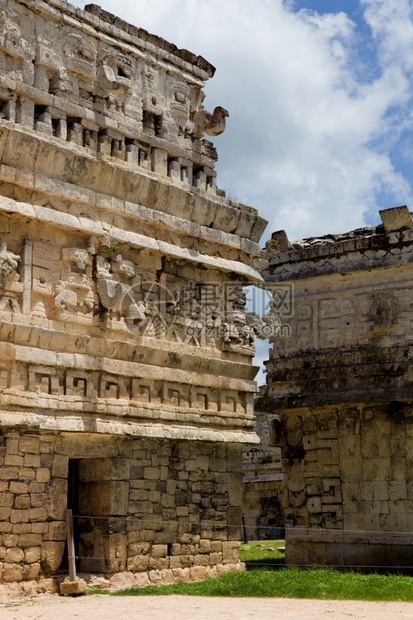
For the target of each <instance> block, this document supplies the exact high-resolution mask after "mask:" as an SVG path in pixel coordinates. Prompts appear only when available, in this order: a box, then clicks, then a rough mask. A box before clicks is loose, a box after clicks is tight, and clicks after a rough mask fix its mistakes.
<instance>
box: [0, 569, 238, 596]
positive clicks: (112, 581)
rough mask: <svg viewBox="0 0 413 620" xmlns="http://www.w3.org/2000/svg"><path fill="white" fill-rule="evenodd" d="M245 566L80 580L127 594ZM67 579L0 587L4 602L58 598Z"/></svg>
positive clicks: (88, 576)
mask: <svg viewBox="0 0 413 620" xmlns="http://www.w3.org/2000/svg"><path fill="white" fill-rule="evenodd" d="M244 570H245V564H244V562H237V563H235V564H218V565H215V566H192V567H190V568H189V567H188V568H171V569H168V568H165V569H162V570H150V571H144V572H139V573H132V572H130V571H124V572H120V573H116V574H115V575H112V576H109V575H93V574H85V573H80V574H79V575H78V577H79V578H80V579H84V580H85V581H86V583H87V585H88V588H96V589H98V590H113V591H116V590H123V589H125V588H132V587H139V588H144V587H145V586H150V585H152V586H153V585H157V586H162V585H169V584H173V583H179V582H181V581H185V582H188V581H203V580H204V579H208V578H212V577H219V576H220V575H223V574H225V573H229V572H243V571H244ZM65 579H66V576H61V577H51V578H43V579H40V580H38V581H22V582H10V583H1V584H0V599H1V598H6V597H12V598H21V597H29V596H38V595H40V594H58V593H59V586H60V584H61V583H62V582H63V581H64V580H65Z"/></svg>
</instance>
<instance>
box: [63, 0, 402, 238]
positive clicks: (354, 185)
mask: <svg viewBox="0 0 413 620" xmlns="http://www.w3.org/2000/svg"><path fill="white" fill-rule="evenodd" d="M360 2H361V6H362V7H363V8H364V9H365V12H366V20H367V22H368V24H369V26H370V28H371V29H372V35H373V36H372V38H370V39H369V40H368V45H369V46H370V48H371V52H372V54H373V56H372V57H371V59H370V62H371V63H373V64H374V62H375V58H376V57H377V59H378V63H379V64H378V66H375V70H374V71H369V72H368V73H366V79H365V80H364V79H360V75H361V76H362V77H363V75H362V74H361V73H360V67H362V66H363V65H362V60H361V59H360V58H359V56H358V51H359V46H360V45H363V46H365V47H367V42H366V41H363V40H362V41H360V37H359V33H358V31H357V27H356V25H355V24H354V23H353V22H351V20H350V19H349V18H348V16H347V15H346V14H345V13H343V12H341V13H338V14H324V15H319V14H317V13H315V12H314V11H304V10H302V11H298V12H297V11H295V12H294V11H293V9H292V8H291V7H292V3H283V2H282V0H243V1H242V2H240V1H239V0H225V2H222V0H196V1H195V0H157V2H153V0H140V2H139V3H136V2H135V0H123V2H122V3H119V2H117V1H116V2H115V1H114V0H101V5H102V7H103V8H105V9H106V10H109V11H111V12H112V13H116V14H119V15H120V16H121V17H123V18H124V19H127V20H128V21H130V22H133V23H135V24H136V25H139V26H141V27H143V28H146V29H147V30H149V31H151V32H154V33H156V34H158V35H160V36H163V37H164V38H166V39H168V40H170V41H171V42H173V43H175V44H176V45H178V46H179V47H186V48H188V49H190V50H191V51H193V52H195V53H197V54H202V55H203V56H205V57H206V58H207V59H208V60H209V61H210V62H212V63H213V64H214V65H215V66H216V67H217V73H216V76H215V77H214V78H213V79H212V80H211V81H210V83H209V84H208V85H207V89H206V92H207V99H206V100H205V105H206V107H207V108H208V109H213V108H214V107H215V106H216V105H222V106H224V107H226V108H228V109H229V111H230V118H229V119H228V128H227V131H226V132H225V133H224V134H223V135H222V136H220V137H219V138H217V139H216V140H215V144H216V146H217V148H218V152H219V155H220V162H219V165H218V172H219V176H218V184H219V186H220V187H222V188H224V189H227V190H229V191H230V192H231V193H232V194H233V195H234V194H235V195H237V197H238V198H239V199H240V200H245V201H247V202H248V203H249V204H253V205H254V206H255V207H256V208H257V209H258V210H259V212H260V214H262V215H263V216H264V217H266V218H267V219H268V220H269V221H270V225H269V227H268V232H267V234H269V233H270V232H271V230H275V229H279V228H285V229H286V230H287V232H288V235H289V237H290V239H295V238H300V237H303V236H309V235H320V234H325V233H327V232H344V231H345V230H349V229H351V228H355V227H357V226H361V225H363V223H364V220H363V218H364V217H365V214H366V213H367V212H370V213H375V212H377V210H378V208H382V207H390V206H395V205H396V204H404V203H407V204H409V203H410V204H411V205H412V201H411V194H412V191H411V188H410V186H409V183H408V182H407V180H406V179H404V178H403V177H402V176H401V174H400V173H397V172H396V170H395V167H394V164H393V161H394V159H393V158H394V153H395V151H396V150H397V144H398V140H399V139H400V137H401V133H402V131H406V130H407V131H408V130H410V129H411V123H412V119H411V115H410V112H409V111H408V107H409V106H408V103H409V101H410V99H411V94H412V93H411V80H410V75H409V71H410V70H411V69H412V66H413V53H412V52H413V50H412V46H413V36H412V35H413V24H412V16H411V8H412V2H411V0H410V1H409V0H360ZM75 4H77V5H78V6H84V4H85V2H75ZM333 4H334V3H332V5H333ZM364 36H366V35H364ZM371 75H374V76H375V77H374V79H371ZM404 148H405V150H407V151H408V147H406V146H405V147H404ZM389 149H392V150H390V151H389ZM383 200H386V201H389V202H388V203H387V202H386V204H383V203H382V202H381V201H383ZM412 206H413V205H412Z"/></svg>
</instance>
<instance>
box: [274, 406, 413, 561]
mask: <svg viewBox="0 0 413 620" xmlns="http://www.w3.org/2000/svg"><path fill="white" fill-rule="evenodd" d="M412 422H413V407H412V405H411V404H410V403H403V402H390V403H388V404H374V405H363V404H358V405H350V406H341V407H325V408H319V409H318V410H317V411H316V412H315V411H314V410H311V409H297V410H295V411H294V412H293V413H291V415H289V416H288V417H287V416H286V417H285V418H284V424H285V433H284V436H283V439H282V442H283V443H282V446H283V453H284V455H286V456H287V459H286V461H285V462H283V468H284V475H285V477H286V486H285V489H284V505H285V519H286V527H287V529H288V562H289V563H290V564H298V565H311V564H321V565H323V564H333V565H337V566H343V565H347V566H358V567H369V568H372V569H375V568H380V567H392V566H393V567H394V566H411V549H412V534H411V532H412V525H413V507H412V501H411V498H412V496H413V482H412V472H411V462H410V459H409V455H410V454H411V453H412V449H413V425H412ZM300 451H301V453H302V455H303V457H302V458H300V457H299V456H298V454H299V452H300Z"/></svg>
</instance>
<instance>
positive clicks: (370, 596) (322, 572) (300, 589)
mask: <svg viewBox="0 0 413 620" xmlns="http://www.w3.org/2000/svg"><path fill="white" fill-rule="evenodd" d="M168 594H181V595H187V596H239V597H241V596H243V597H250V596H255V597H263V598H269V597H279V598H309V599H329V600H364V601H404V602H413V578H411V577H403V576H400V575H376V574H373V575H363V574H360V573H353V572H339V571H336V570H331V569H327V568H323V569H308V570H301V569H299V568H283V569H281V570H264V569H258V570H251V571H247V572H244V573H228V574H226V575H222V576H221V577H217V578H216V579H206V580H205V581H202V582H197V583H177V584H174V585H169V586H148V587H146V588H129V589H127V590H122V591H120V592H115V593H113V596H147V595H168Z"/></svg>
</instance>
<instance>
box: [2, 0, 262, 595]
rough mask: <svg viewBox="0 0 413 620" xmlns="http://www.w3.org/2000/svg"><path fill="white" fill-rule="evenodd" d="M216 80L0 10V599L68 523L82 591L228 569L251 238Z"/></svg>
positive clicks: (232, 558) (8, 8) (245, 403)
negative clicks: (105, 582) (226, 182)
mask: <svg viewBox="0 0 413 620" xmlns="http://www.w3.org/2000/svg"><path fill="white" fill-rule="evenodd" d="M213 73H214V68H213V67H212V66H211V65H210V64H209V63H208V62H207V61H206V60H205V59H203V58H202V57H200V56H196V55H194V54H192V53H191V52H188V51H187V50H179V49H177V48H176V46H174V45H173V44H171V43H168V42H166V41H164V40H162V39H160V38H159V37H156V36H154V35H150V34H149V33H147V32H146V31H144V30H142V29H139V28H136V27H134V26H132V25H130V24H127V23H126V22H124V21H123V20H120V19H118V18H116V16H114V15H111V14H109V13H107V12H105V11H102V10H101V9H100V8H99V7H97V6H96V5H89V6H88V7H86V11H81V10H79V9H76V8H74V7H72V6H71V5H70V4H69V3H67V2H63V1H61V0H47V1H42V2H38V1H32V0H20V1H19V2H15V0H0V430H1V432H2V437H4V438H5V442H6V443H5V446H4V447H3V448H2V450H3V451H4V452H5V454H4V463H3V464H2V465H1V469H0V481H1V484H2V491H1V493H2V494H3V495H2V496H1V500H0V501H1V502H2V503H4V504H5V505H4V506H2V507H1V510H2V511H3V513H2V514H3V516H4V521H3V520H2V521H1V524H0V525H1V527H3V528H4V532H2V535H3V533H4V535H5V536H6V538H5V540H4V541H3V542H4V549H6V550H5V551H4V552H3V551H2V553H3V555H4V560H5V562H4V568H3V574H2V578H3V581H4V582H7V583H9V582H11V580H12V579H14V580H20V579H23V580H31V579H35V578H37V577H40V576H47V575H53V574H54V573H55V571H56V570H57V569H58V567H59V566H60V565H61V559H62V553H63V549H64V542H63V541H64V537H65V533H64V529H63V519H64V510H65V509H66V506H67V502H68V501H71V502H72V505H73V506H75V504H76V503H78V504H79V505H78V509H79V511H80V513H81V514H82V515H83V517H84V519H82V520H78V522H77V523H75V525H76V527H78V529H79V528H80V530H81V531H80V533H79V544H80V545H81V546H82V545H83V550H84V551H83V553H84V557H83V556H82V562H83V568H84V569H85V570H89V571H100V572H104V573H110V574H112V573H116V572H117V571H120V572H124V571H128V570H131V571H145V574H146V573H147V571H149V573H150V574H152V577H150V579H151V580H152V581H155V580H156V579H158V577H159V576H160V577H159V579H160V578H162V579H165V580H171V579H181V578H182V579H185V578H194V575H198V577H200V576H202V575H205V574H207V573H208V571H214V570H215V568H214V567H217V566H218V567H219V566H230V565H231V566H233V567H235V566H239V564H238V563H237V555H236V549H237V538H239V511H240V499H239V498H238V495H239V494H240V493H241V480H240V476H241V463H240V461H239V462H238V461H237V463H238V466H239V472H240V473H239V474H236V473H235V470H233V469H232V467H233V463H234V462H235V461H234V459H232V457H230V454H232V452H231V451H232V450H234V453H236V454H238V453H239V452H240V450H241V448H240V447H239V448H238V447H231V446H235V445H238V446H241V444H242V443H243V442H245V441H249V442H254V441H256V440H257V437H256V435H255V433H254V416H253V395H254V392H255V383H254V381H253V379H254V376H255V374H256V370H257V369H256V368H254V367H253V366H252V364H251V360H252V357H253V355H254V337H253V335H254V328H253V326H252V323H251V321H249V319H248V318H247V316H246V314H245V305H246V299H245V294H244V292H243V290H242V288H243V286H244V285H246V284H248V283H253V282H257V281H261V280H262V278H261V276H260V274H259V272H258V271H257V268H258V267H259V266H260V265H262V258H261V253H260V248H259V245H258V241H259V239H260V236H261V234H262V232H263V230H264V228H265V225H266V222H265V221H264V220H262V219H261V218H260V217H257V214H256V212H255V210H254V209H253V208H252V207H248V206H246V205H242V204H239V203H236V202H234V201H230V200H227V199H226V198H225V197H224V196H221V195H217V192H216V182H215V177H216V173H215V170H214V166H215V162H216V160H217V153H216V150H215V148H214V146H213V144H212V143H211V142H210V141H209V140H207V139H205V135H207V136H215V135H218V134H220V133H222V131H223V130H224V129H225V121H226V118H227V117H228V112H227V111H226V110H225V109H224V108H222V107H220V106H217V107H216V108H215V110H214V112H213V113H209V112H208V111H207V110H205V109H204V106H203V103H202V102H203V100H204V97H205V95H204V93H203V91H202V89H203V87H204V83H205V81H206V80H207V79H209V78H210V77H212V75H213ZM70 434H72V435H70ZM82 434H83V436H84V439H83V440H82V438H81V437H82ZM71 442H72V443H73V445H72V443H71ZM102 442H103V443H104V442H107V445H108V446H109V447H110V446H112V447H110V449H109V453H108V454H106V453H104V454H102ZM185 442H188V443H187V444H185ZM215 444H216V445H215ZM227 444H228V445H227ZM62 446H63V447H62ZM64 446H66V447H64ZM67 446H69V447H67ZM79 446H80V448H79ZM95 446H99V449H98V448H96V454H94V453H93V450H94V449H95V448H94V447H95ZM79 450H80V452H79ZM177 455H178V456H177ZM92 457H94V458H95V457H96V458H99V459H103V460H102V461H94V460H93V458H92ZM2 458H3V455H2ZM234 458H235V457H234ZM68 459H69V466H68ZM76 460H77V461H78V462H77V464H76V463H75V461H76ZM72 461H73V463H71V462H72ZM68 467H69V469H68ZM76 468H78V469H76ZM227 468H228V469H227ZM74 480H77V481H78V483H79V484H78V487H79V489H78V492H76V493H74V492H73V487H74ZM236 481H237V482H236ZM197 488H198V491H197V490H196V489H197ZM203 488H204V489H205V490H204V491H203V490H202V489H203ZM85 489H86V491H85ZM85 502H86V503H85ZM88 502H89V503H88ZM86 508H87V510H86ZM88 512H90V513H91V514H90V515H89V516H88V514H87V513H88ZM92 517H93V518H92ZM87 519H90V520H89V521H87ZM144 521H145V522H146V521H150V524H149V526H148V527H146V529H144V528H143V527H141V525H140V523H143V522H144ZM119 524H121V525H119ZM119 528H120V530H119ZM25 536H27V537H28V538H24V537H25ZM16 537H17V538H16ZM19 537H20V538H19ZM28 542H30V545H29V544H28ZM26 543H27V544H26ZM134 545H135V546H134ZM27 549H29V551H27ZM10 550H11V551H10ZM221 554H222V555H221ZM86 557H87V558H88V560H86V559H85V558H86ZM145 558H146V559H147V558H149V560H148V562H147V563H146V564H145V562H146V559H145ZM184 558H185V559H184ZM155 560H156V562H155ZM154 562H155V563H154ZM155 564H156V566H155ZM172 570H174V571H178V572H177V573H175V574H172V573H171V572H170V571H172ZM217 570H218V569H217ZM151 571H152V573H151ZM153 571H158V572H156V573H155V572H153ZM159 571H160V572H159ZM162 571H167V572H162ZM168 571H169V572H168ZM149 573H148V574H149ZM155 574H156V575H157V577H155V576H154V575H155ZM208 574H209V573H208Z"/></svg>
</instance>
